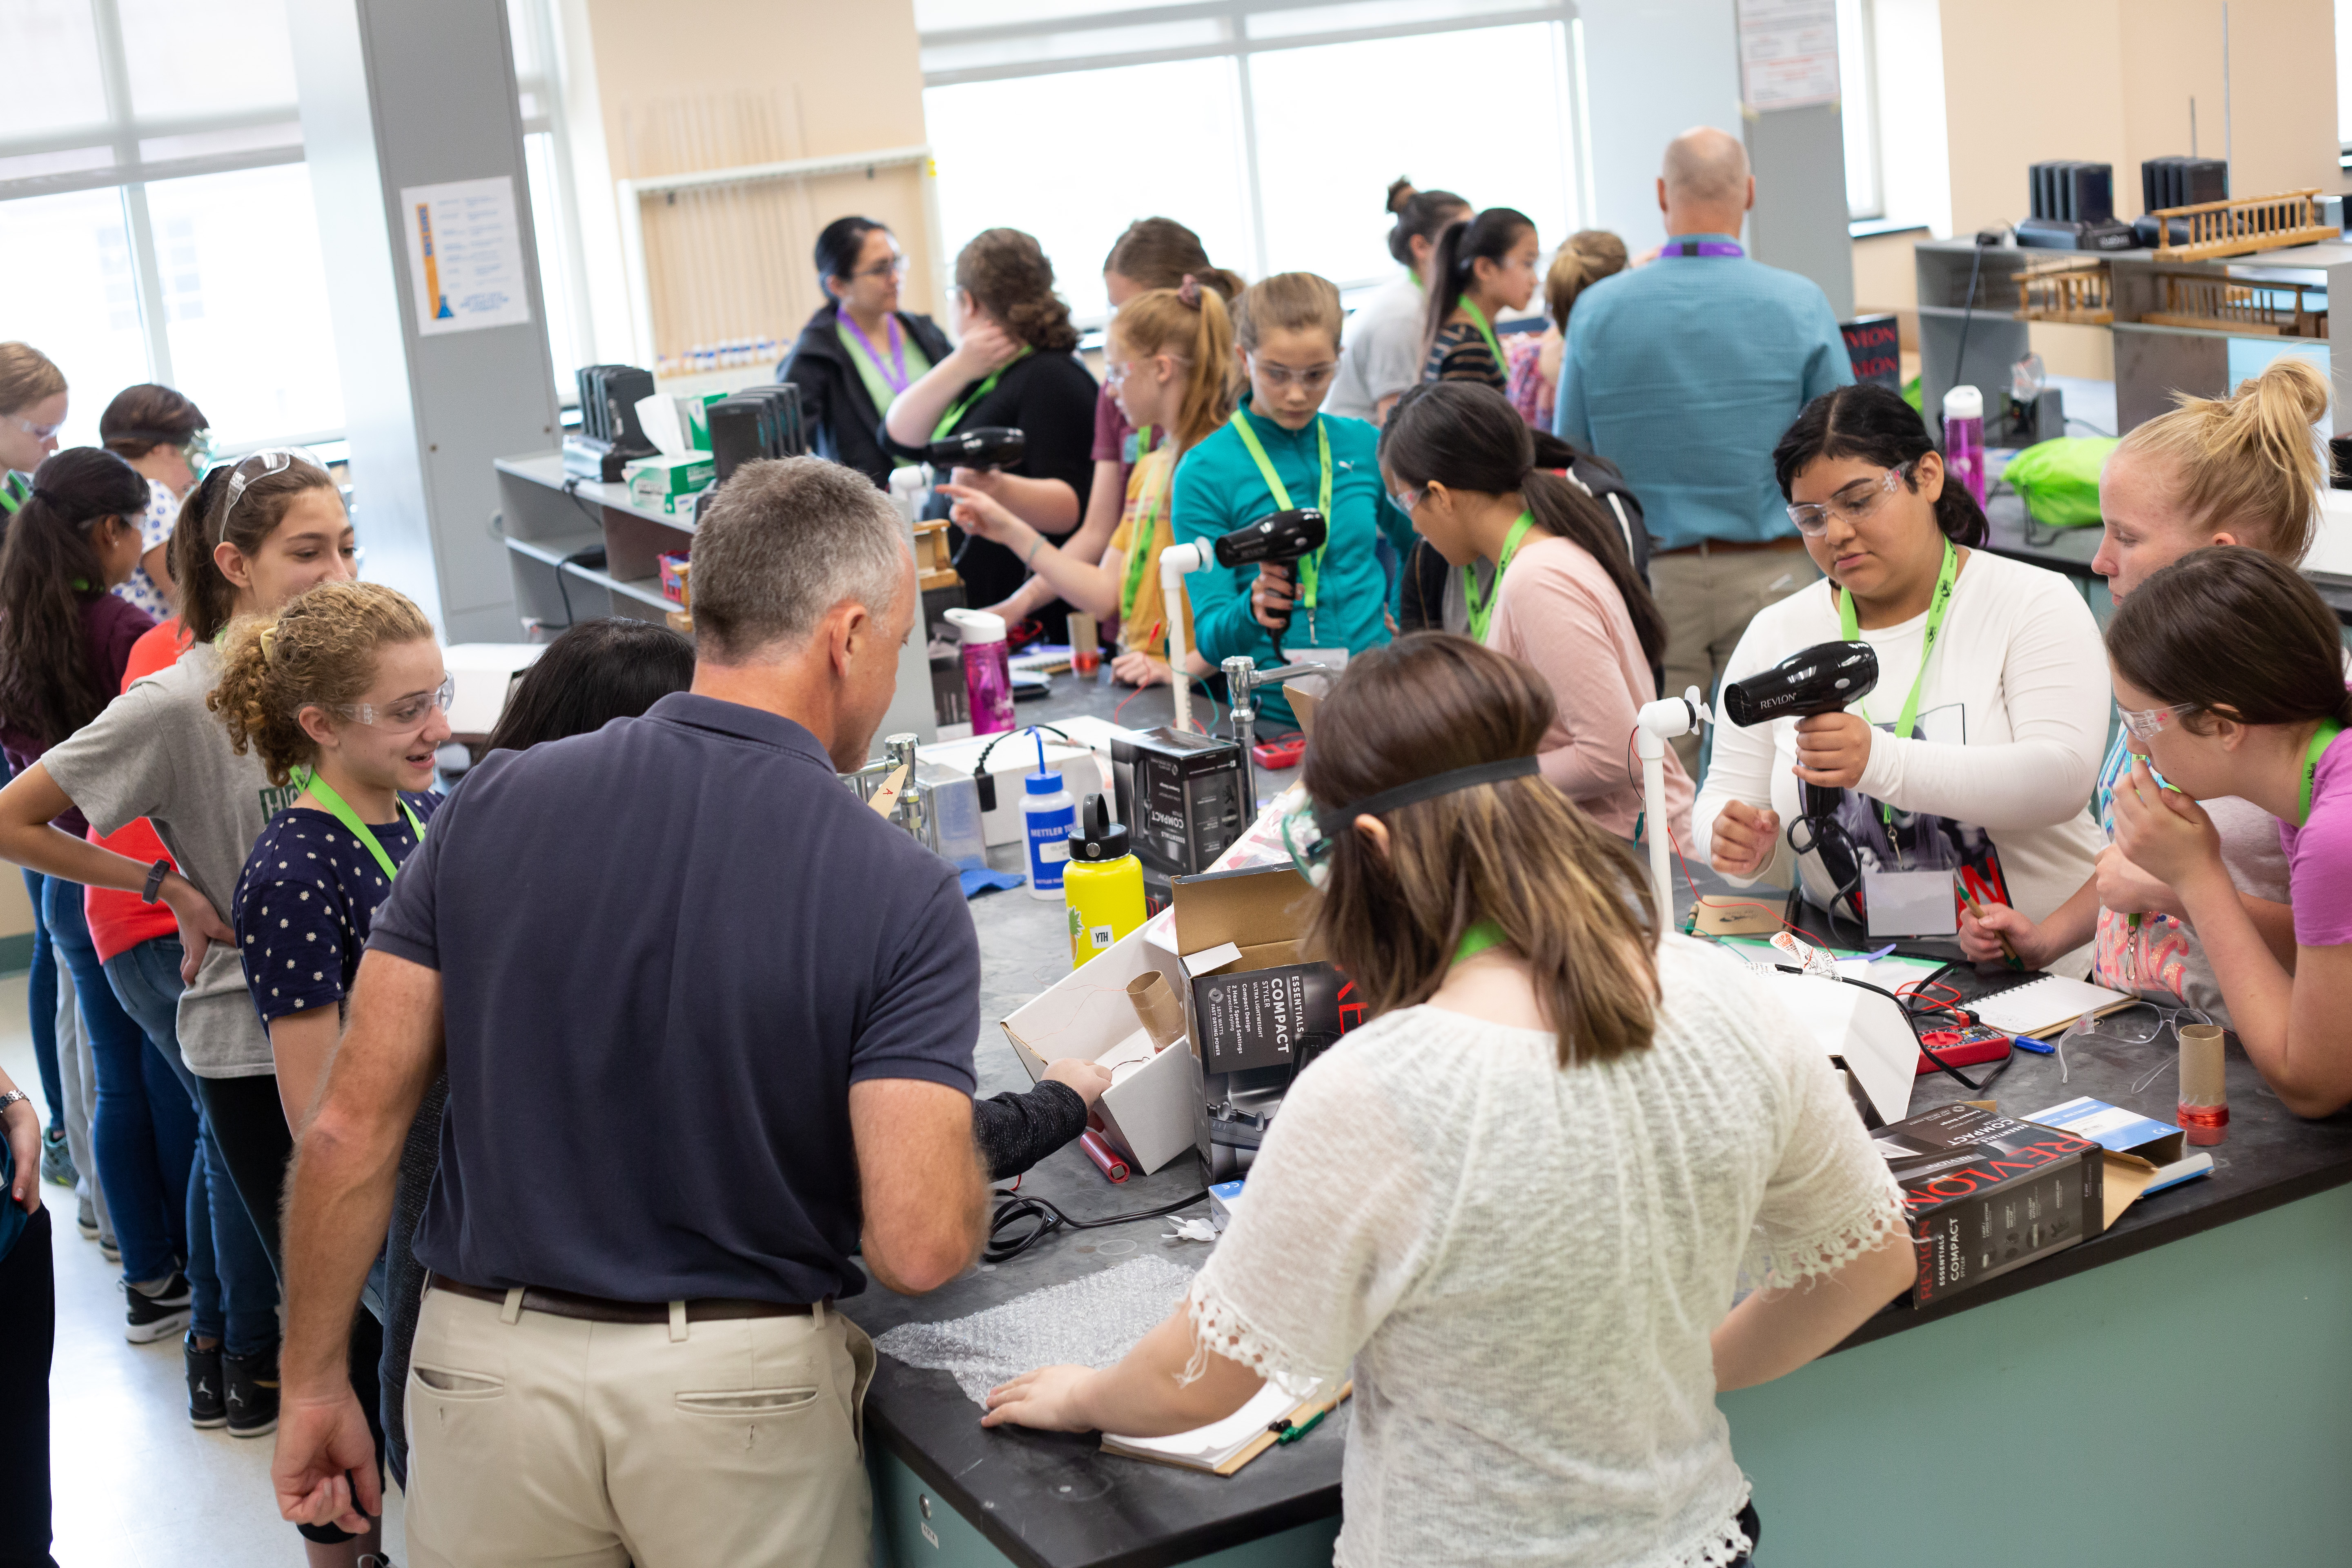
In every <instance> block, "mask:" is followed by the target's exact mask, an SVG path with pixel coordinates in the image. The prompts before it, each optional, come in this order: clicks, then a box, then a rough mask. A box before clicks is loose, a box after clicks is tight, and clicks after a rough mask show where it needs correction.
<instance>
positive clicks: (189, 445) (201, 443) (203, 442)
mask: <svg viewBox="0 0 2352 1568" xmlns="http://www.w3.org/2000/svg"><path fill="white" fill-rule="evenodd" d="M179 447H180V457H181V458H182V459H183V460H184V462H186V464H187V465H188V471H189V472H190V473H192V474H201V473H203V472H204V471H205V469H206V468H209V467H211V466H212V460H213V433H212V432H211V431H210V430H199V431H197V432H196V433H195V434H194V435H193V436H191V437H188V438H187V439H186V440H184V441H182V442H180V443H179Z"/></svg>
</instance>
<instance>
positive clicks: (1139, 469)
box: [940, 274, 1235, 686]
mask: <svg viewBox="0 0 2352 1568" xmlns="http://www.w3.org/2000/svg"><path fill="white" fill-rule="evenodd" d="M1103 359H1104V364H1105V377H1104V385H1105V389H1106V391H1108V393H1109V394H1110V395H1112V396H1114V397H1116V398H1118V403H1119V407H1120V410H1121V412H1122V413H1124V414H1125V415H1126V416H1127V420H1128V423H1129V425H1131V426H1135V427H1137V428H1141V427H1143V426H1147V425H1149V426H1152V427H1153V428H1155V429H1160V430H1165V431H1167V432H1168V438H1167V439H1166V440H1165V441H1162V442H1161V443H1160V445H1159V446H1157V447H1154V448H1152V450H1151V451H1150V452H1148V453H1146V454H1145V455H1144V456H1143V457H1142V458H1139V459H1138V460H1137V462H1136V465H1135V468H1134V471H1133V472H1132V473H1131V474H1130V475H1129V479H1128V485H1127V500H1126V504H1125V506H1124V507H1123V508H1122V510H1121V512H1120V517H1119V524H1118V531H1117V532H1115V533H1114V534H1112V536H1111V540H1110V543H1109V544H1108V546H1107V547H1106V548H1105V549H1104V551H1103V555H1102V560H1101V562H1100V563H1099V564H1097V565H1093V566H1089V565H1087V563H1085V562H1083V561H1081V560H1079V559H1078V558H1077V556H1076V552H1075V551H1074V550H1069V549H1063V548H1060V547H1057V546H1055V544H1053V543H1052V542H1050V541H1047V540H1046V539H1045V536H1044V535H1042V534H1040V533H1038V532H1037V531H1036V530H1035V529H1034V528H1032V527H1030V526H1029V524H1027V523H1025V522H1024V521H1021V520H1020V519H1019V518H1017V517H1015V516H1013V514H1012V513H1011V512H1010V511H1008V510H1005V509H1004V508H1003V506H1002V505H1000V504H999V503H998V502H997V501H996V500H993V499H992V498H991V497H989V496H986V495H983V494H982V493H981V492H980V491H978V490H972V489H964V488H962V487H961V486H955V485H942V486H940V490H941V492H942V493H944V494H950V495H952V496H954V497H955V498H956V507H955V510H954V512H953V513H952V514H951V515H952V516H953V518H954V520H955V521H956V523H957V524H958V525H959V526H960V527H961V528H962V529H963V530H964V531H967V532H970V533H977V534H979V535H980V536H981V537H982V538H984V539H993V540H995V541H996V542H998V543H1000V544H1003V545H1004V546H1005V547H1007V548H1008V549H1010V550H1012V551H1013V552H1014V553H1015V554H1018V555H1022V556H1024V557H1026V556H1029V555H1031V552H1033V551H1034V559H1033V560H1032V561H1031V565H1032V567H1033V568H1034V571H1035V572H1036V574H1037V579H1038V580H1039V581H1040V582H1043V583H1044V584H1046V585H1047V586H1048V587H1049V588H1051V589H1052V591H1053V592H1054V593H1056V594H1058V595H1061V596H1062V597H1063V598H1064V599H1066V600H1067V601H1069V603H1070V604H1072V605H1076V607H1077V608H1078V609H1081V610H1083V611H1085V612H1086V613H1087V614H1088V615H1090V616H1095V617H1097V619H1108V618H1109V617H1110V616H1113V615H1116V616H1118V617H1119V628H1120V629H1119V643H1120V649H1121V651H1120V653H1119V655H1118V658H1117V659H1116V661H1114V663H1113V664H1112V666H1111V671H1112V673H1113V674H1114V675H1116V676H1117V677H1118V679H1120V680H1123V681H1126V682H1127V683H1128V684H1129V685H1132V686H1151V685H1156V684H1158V683H1160V682H1161V681H1164V680H1167V679H1170V671H1169V666H1168V625H1167V622H1168V616H1167V610H1166V606H1165V601H1164V598H1163V596H1162V595H1161V594H1160V552H1161V551H1163V550H1165V549H1166V548H1167V547H1168V545H1169V544H1170V543H1171V542H1172V536H1171V532H1170V531H1169V524H1168V498H1169V492H1170V490H1171V489H1172V488H1173V486H1174V482H1175V476H1176V465H1177V462H1178V461H1179V460H1180V459H1181V458H1182V457H1183V455H1184V453H1185V452H1187V451H1189V450H1190V449H1192V447H1194V446H1196V445H1197V444H1199V443H1200V442H1201V441H1202V440H1205V439H1206V438H1207V437H1210V436H1212V435H1213V434H1215V433H1216V431H1217V429H1218V428H1219V427H1220V426H1223V424H1224V423H1225V421H1226V420H1228V419H1229V418H1231V417H1232V416H1233V407H1234V404H1233V386H1234V379H1235V377H1234V329H1233V320H1232V318H1231V317H1230V316H1229V315H1228V314H1227V313H1226V311H1225V305H1224V300H1223V298H1222V297H1221V296H1220V294H1219V293H1218V290H1217V289H1216V288H1215V287H1214V284H1213V281H1211V282H1204V281H1203V280H1202V279H1199V278H1196V277H1193V276H1192V275H1190V274H1187V275H1186V277H1185V279H1184V281H1183V282H1182V283H1181V285H1180V286H1179V287H1177V288H1174V289H1149V290H1147V291H1145V292H1144V293H1141V294H1137V295H1134V296H1132V297H1131V298H1129V300H1128V301H1127V302H1126V303H1125V304H1124V305H1121V306H1120V307H1119V312H1118V316H1117V317H1115V318H1114V319H1113V320H1112V321H1111V327H1110V335H1109V340H1108V342H1107V343H1106V344H1105V346H1104V353H1103ZM1183 613H1184V632H1185V637H1184V646H1185V647H1186V648H1187V649H1188V650H1189V649H1191V648H1192V647H1193V646H1194V645H1193V642H1192V607H1191V605H1190V603H1189V602H1187V603H1186V605H1185V606H1184V612H1183ZM1186 663H1187V664H1188V665H1189V666H1190V667H1191V668H1190V672H1191V673H1192V674H1193V675H1202V676H1205V675H1208V674H1210V673H1212V671H1211V669H1210V667H1209V665H1208V664H1207V663H1206V662H1205V661H1203V660H1202V658H1201V657H1200V655H1199V654H1198V653H1196V652H1188V654H1187V656H1186Z"/></svg>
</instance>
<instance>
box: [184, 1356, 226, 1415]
mask: <svg viewBox="0 0 2352 1568" xmlns="http://www.w3.org/2000/svg"><path fill="white" fill-rule="evenodd" d="M180 1354H181V1356H182V1358H183V1359H184V1361H185V1362H186V1363H187V1368H188V1425H189V1426H194V1427H195V1428H197V1429H198V1430H200V1431H205V1432H210V1431H213V1430H214V1429H215V1428H217V1427H221V1426H227V1425H228V1400H227V1398H226V1394H225V1391H224V1389H223V1386H222V1384H221V1348H220V1346H219V1345H217V1344H215V1345H214V1346H213V1348H212V1349H210V1350H200V1349H198V1348H197V1346H196V1336H195V1335H194V1334H190V1335H189V1336H188V1337H187V1338H186V1339H185V1340H184V1341H182V1342H181V1344H180Z"/></svg>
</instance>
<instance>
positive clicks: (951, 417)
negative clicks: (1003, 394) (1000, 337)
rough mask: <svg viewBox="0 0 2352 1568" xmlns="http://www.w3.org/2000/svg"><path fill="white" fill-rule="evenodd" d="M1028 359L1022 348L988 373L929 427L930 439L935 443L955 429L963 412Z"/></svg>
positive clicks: (1025, 351)
mask: <svg viewBox="0 0 2352 1568" xmlns="http://www.w3.org/2000/svg"><path fill="white" fill-rule="evenodd" d="M1028 357H1029V351H1028V350H1027V349H1025V348H1024V349H1023V350H1022V351H1021V352H1020V353H1017V354H1014V355H1013V357H1012V358H1011V359H1009V360H1006V361H1005V362H1004V363H1003V364H1001V365H998V366H997V367H996V368H995V369H994V370H992V371H990V372H989V373H988V379H987V380H986V381H983V382H982V383H981V384H979V385H978V386H975V387H973V388H972V389H971V391H970V392H967V393H965V394H964V395H963V401H962V402H961V403H959V404H957V405H955V406H954V407H953V408H950V409H949V410H948V411H947V412H946V413H945V414H943V415H941V416H940V422H939V423H938V424H937V425H934V426H931V439H932V440H934V441H936V440H938V439H940V437H943V436H945V435H946V434H947V433H948V432H949V431H950V430H952V429H954V428H955V427H956V421H957V420H959V419H961V418H962V417H963V416H964V414H965V412H966V411H967V410H969V409H970V408H971V405H973V404H975V403H978V402H979V401H980V400H981V399H982V398H983V397H986V396H987V395H989V394H990V393H991V392H993V391H994V390H996V384H997V382H998V381H999V380H1001V379H1003V375H1004V373H1005V372H1006V371H1008V370H1011V369H1012V368H1013V366H1014V365H1016V364H1019V363H1021V362H1022V361H1023V360H1024V359H1027V358H1028Z"/></svg>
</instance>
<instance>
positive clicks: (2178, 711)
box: [2116, 702, 2200, 741]
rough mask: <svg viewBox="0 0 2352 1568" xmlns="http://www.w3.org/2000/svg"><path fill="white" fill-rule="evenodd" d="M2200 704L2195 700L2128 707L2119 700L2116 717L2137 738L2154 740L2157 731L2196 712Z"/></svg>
mask: <svg viewBox="0 0 2352 1568" xmlns="http://www.w3.org/2000/svg"><path fill="white" fill-rule="evenodd" d="M2199 707H2200V704H2198V703H2195V702H2175V703H2173V704H2172V705H2171V706H2170V707H2168V708H2126V707H2125V706H2124V705H2123V704H2122V703H2120V702H2118V703H2116V718H2118V719H2120V720H2122V721H2123V725H2124V728H2125V729H2126V730H2128V731H2131V732H2132V734H2133V735H2134V736H2136V737H2137V738H2138V739H2140V740H2143V741H2153V740H2155V739H2156V736H2157V731H2159V730H2162V729H2163V728H2165V726H2167V725H2168V724H2173V723H2177V722H2179V721H2180V719H2181V718H2182V717H2184V716H2185V715H2187V714H2190V713H2194V712H2196V711H2197V710H2198V708H2199Z"/></svg>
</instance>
